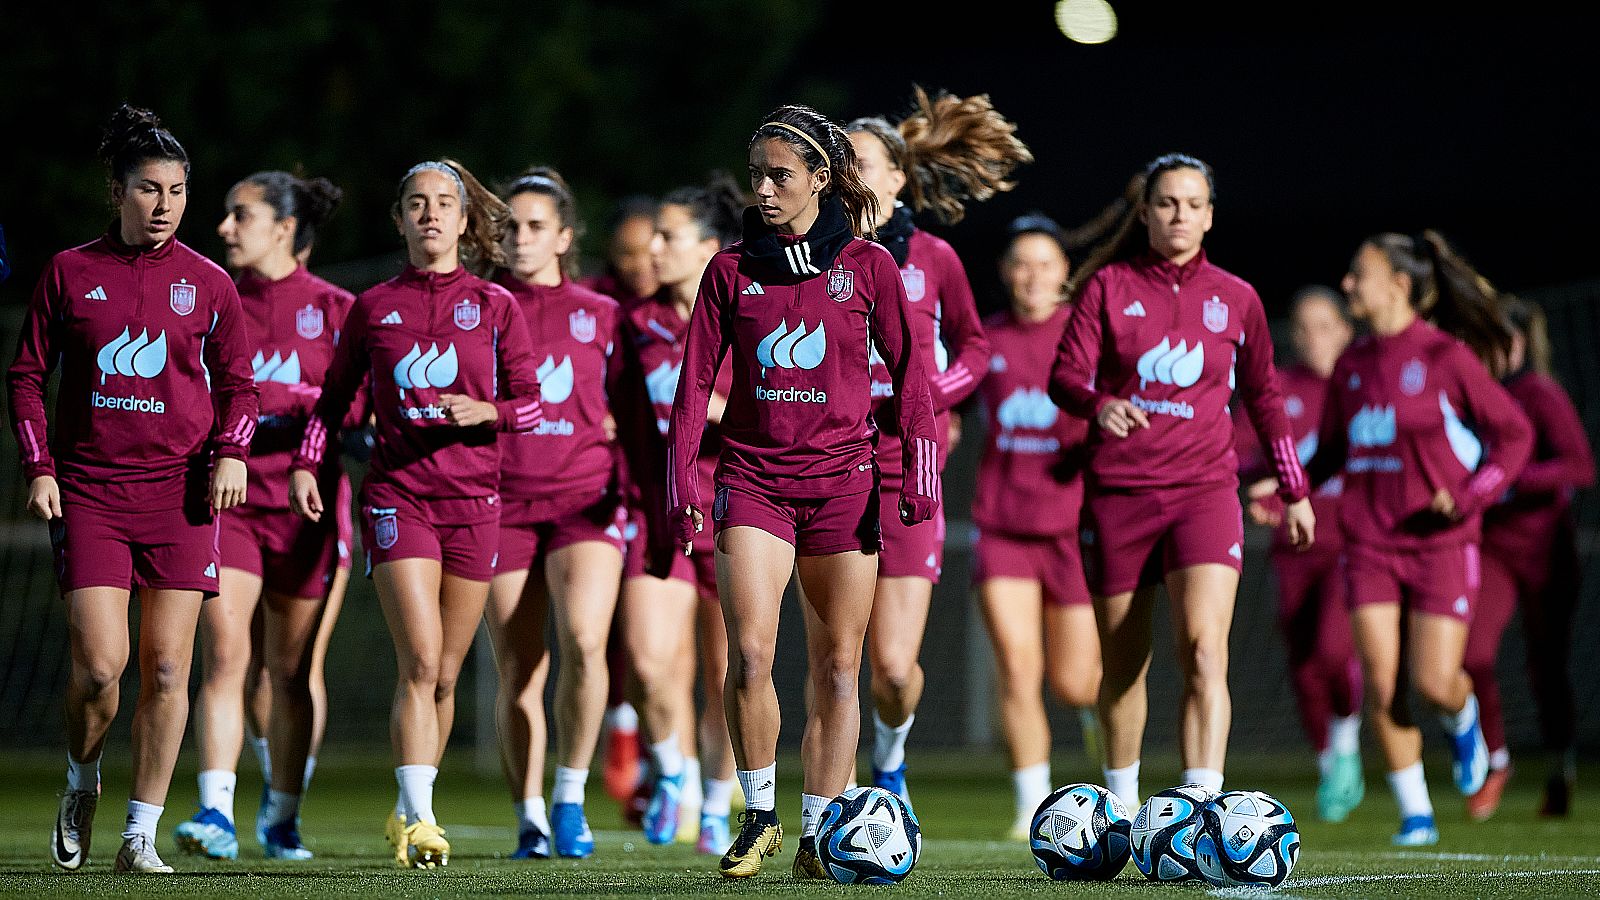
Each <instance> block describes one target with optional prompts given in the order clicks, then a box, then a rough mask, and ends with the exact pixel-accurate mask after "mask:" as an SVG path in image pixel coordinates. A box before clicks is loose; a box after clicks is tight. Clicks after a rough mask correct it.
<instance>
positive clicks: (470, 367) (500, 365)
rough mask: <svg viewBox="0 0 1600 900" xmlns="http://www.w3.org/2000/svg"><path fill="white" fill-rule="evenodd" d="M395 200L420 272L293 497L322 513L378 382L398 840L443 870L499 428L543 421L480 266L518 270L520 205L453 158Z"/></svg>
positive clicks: (308, 434) (331, 386)
mask: <svg viewBox="0 0 1600 900" xmlns="http://www.w3.org/2000/svg"><path fill="white" fill-rule="evenodd" d="M396 193H397V199H396V203H395V206H394V210H393V216H394V221H395V227H396V229H398V230H399V232H400V235H401V236H402V237H403V238H404V239H405V242H406V255H407V258H408V264H407V265H406V267H405V269H404V270H403V271H402V272H401V273H400V274H399V275H398V276H396V277H394V278H391V279H389V280H388V281H385V282H384V283H382V284H380V285H378V286H376V287H373V288H371V289H370V290H367V291H366V292H364V293H362V294H361V296H360V297H357V298H356V303H355V306H354V307H352V308H351V310H350V316H349V318H348V320H347V321H346V323H345V333H344V335H343V337H342V339H341V340H340V342H339V348H338V351H337V352H336V353H335V355H334V359H333V365H332V367H331V368H330V369H329V370H328V377H327V381H326V382H324V384H323V390H322V397H321V398H320V399H319V400H318V401H317V405H316V408H315V410H314V411H313V415H312V417H311V419H310V421H309V422H308V423H307V425H306V430H305V436H304V438H303V439H302V440H301V442H300V450H299V452H298V453H297V454H296V456H295V459H294V463H293V464H292V469H291V475H290V483H289V491H290V493H289V503H290V506H291V507H292V508H293V509H294V511H295V512H296V513H298V514H300V515H302V516H305V517H306V518H308V519H310V520H311V521H313V522H317V521H320V520H321V519H322V516H323V515H324V514H325V512H326V510H325V509H324V507H323V500H322V488H321V486H320V483H319V479H318V475H317V473H319V472H320V471H321V470H322V466H323V459H324V457H325V456H326V455H327V448H328V446H329V444H330V443H331V442H332V441H334V440H336V439H337V437H338V433H339V428H340V424H341V422H342V421H343V420H344V418H345V416H346V415H347V414H348V413H349V411H350V408H351V405H352V401H353V400H354V398H355V396H356V390H357V388H358V387H359V386H360V385H361V383H362V381H363V379H365V380H367V382H368V384H369V388H370V390H371V392H372V398H373V400H372V403H373V407H374V411H375V413H376V415H377V444H376V447H375V448H374V449H373V454H372V466H371V469H370V471H369V473H368V475H367V478H366V482H365V483H364V484H363V485H362V487H361V524H362V546H363V547H364V548H365V549H366V553H367V563H368V565H367V569H368V572H369V573H370V574H371V576H372V578H373V582H374V585H375V586H376V587H377V591H378V601H379V603H380V604H381V605H382V607H383V614H384V618H385V619H387V620H388V623H389V633H390V635H391V636H392V637H393V638H394V645H395V656H396V662H397V664H398V667H399V678H398V680H397V682H396V684H395V694H394V707H393V709H392V710H391V712H390V736H391V740H392V742H393V744H394V752H395V757H396V760H395V761H396V763H397V768H396V769H395V779H396V781H398V782H399V787H400V791H399V802H398V803H397V805H396V809H395V812H394V815H393V816H391V817H390V819H389V820H388V822H387V824H386V828H385V830H386V832H387V837H388V838H389V841H390V843H391V844H392V845H393V846H394V850H395V862H396V863H397V864H398V865H401V866H416V867H419V868H431V867H433V866H436V865H440V866H442V865H445V864H446V863H448V862H449V859H450V844H449V842H448V841H446V840H445V837H444V830H443V829H441V828H440V827H439V825H438V822H437V820H436V819H435V818H434V814H433V783H434V779H435V778H436V777H437V776H438V773H439V768H438V766H439V760H440V758H441V756H442V755H443V753H444V745H445V740H446V739H447V738H448V737H449V735H450V726H451V723H452V721H453V720H454V718H455V687H456V676H457V675H459V674H460V671H461V662H462V660H463V658H464V657H465V656H466V652H467V648H468V647H469V646H471V644H472V635H473V632H474V631H475V630H476V629H477V625H478V618H479V617H480V616H481V615H483V608H484V601H485V600H487V599H488V595H489V581H490V578H491V577H492V576H493V574H494V555H495V550H496V548H497V547H498V545H499V542H498V540H497V532H498V529H499V522H500V495H499V488H500V449H499V446H498V444H497V443H496V434H495V432H496V431H528V430H531V429H534V428H536V427H538V426H540V425H541V424H542V420H541V416H540V410H539V382H538V376H537V374H536V370H535V363H534V360H533V351H532V349H531V348H530V346H529V342H528V329H527V326H526V325H525V324H524V323H523V319H522V312H521V310H520V309H518V307H517V303H516V301H515V300H514V299H512V297H511V294H510V293H509V292H507V291H506V289H505V288H503V287H500V286H499V285H496V284H491V283H489V282H487V281H484V280H483V279H481V278H479V277H477V276H475V275H473V274H471V273H470V272H469V271H468V266H470V265H478V264H488V265H493V264H500V263H503V262H504V259H505V257H504V255H503V251H502V249H501V247H500V236H501V233H502V231H503V229H504V225H505V220H506V217H507V215H508V212H507V210H506V207H505V204H504V203H502V202H501V201H500V199H499V198H498V197H496V196H494V194H492V193H490V192H489V191H488V190H487V189H485V188H484V187H483V185H481V184H479V183H478V180H477V179H476V178H473V177H472V174H471V173H470V172H468V171H467V170H466V168H464V167H463V166H461V165H460V164H459V163H456V162H454V161H452V160H443V161H438V162H424V163H419V164H417V165H416V166H413V167H412V168H411V170H410V171H409V172H407V173H406V175H405V177H404V178H402V179H401V180H400V187H399V190H398V191H397V192H396Z"/></svg>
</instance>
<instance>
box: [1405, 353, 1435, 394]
mask: <svg viewBox="0 0 1600 900" xmlns="http://www.w3.org/2000/svg"><path fill="white" fill-rule="evenodd" d="M1427 383H1428V367H1427V366H1425V365H1423V364H1422V360H1420V359H1413V360H1412V361H1410V362H1408V363H1406V366H1405V368H1403V369H1401V370H1400V390H1401V391H1402V392H1403V393H1404V394H1405V395H1406V396H1407V397H1415V396H1416V395H1418V394H1420V393H1422V389H1423V388H1424V387H1425V386H1426V385H1427Z"/></svg>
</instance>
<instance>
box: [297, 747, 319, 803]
mask: <svg viewBox="0 0 1600 900" xmlns="http://www.w3.org/2000/svg"><path fill="white" fill-rule="evenodd" d="M316 770H317V758H316V757H315V756H308V757H306V774H305V775H303V776H301V778H300V793H302V794H304V793H305V792H306V791H309V790H311V773H312V772H315V771H316Z"/></svg>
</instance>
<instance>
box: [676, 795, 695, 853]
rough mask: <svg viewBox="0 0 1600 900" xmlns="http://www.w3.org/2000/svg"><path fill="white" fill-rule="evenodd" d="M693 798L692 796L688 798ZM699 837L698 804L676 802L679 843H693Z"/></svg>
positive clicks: (677, 837)
mask: <svg viewBox="0 0 1600 900" xmlns="http://www.w3.org/2000/svg"><path fill="white" fill-rule="evenodd" d="M690 799H693V798H690ZM699 839H700V804H698V803H696V804H694V805H692V806H691V805H690V804H689V803H687V802H685V803H680V804H678V834H677V836H676V837H675V840H676V841H677V842H678V843H680V844H693V843H695V842H696V841H698V840H699Z"/></svg>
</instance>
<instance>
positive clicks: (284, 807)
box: [267, 790, 300, 828]
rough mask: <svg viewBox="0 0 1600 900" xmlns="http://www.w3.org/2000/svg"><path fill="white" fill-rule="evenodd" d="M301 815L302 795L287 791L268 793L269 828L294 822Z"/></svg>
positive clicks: (270, 791)
mask: <svg viewBox="0 0 1600 900" xmlns="http://www.w3.org/2000/svg"><path fill="white" fill-rule="evenodd" d="M298 815H300V795H299V794H290V793H287V792H285V791H273V790H269V791H267V827H268V828H271V827H272V826H274V825H279V824H282V823H284V822H293V821H294V817H295V816H298Z"/></svg>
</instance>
